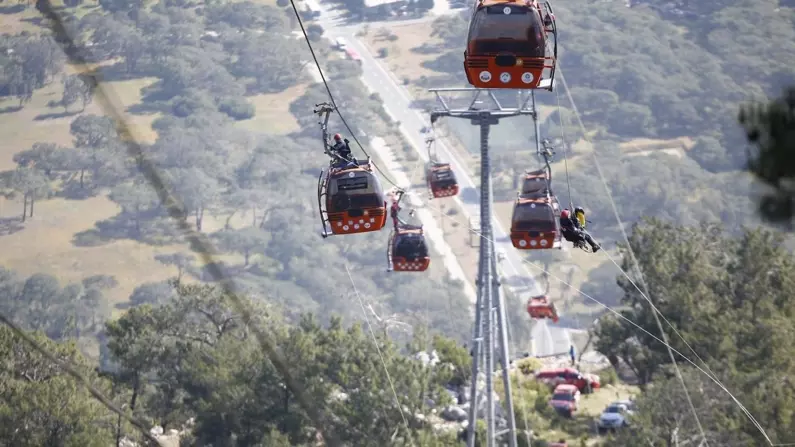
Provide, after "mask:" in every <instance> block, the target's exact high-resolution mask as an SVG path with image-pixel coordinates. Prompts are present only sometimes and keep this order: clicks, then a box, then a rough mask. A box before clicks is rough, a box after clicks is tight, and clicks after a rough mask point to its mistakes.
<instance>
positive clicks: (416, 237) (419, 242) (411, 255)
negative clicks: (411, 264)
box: [394, 233, 428, 259]
mask: <svg viewBox="0 0 795 447" xmlns="http://www.w3.org/2000/svg"><path fill="white" fill-rule="evenodd" d="M394 256H396V257H401V258H406V259H419V258H425V257H428V246H427V244H425V238H424V237H423V236H422V235H421V234H414V233H409V234H400V235H398V236H397V238H396V240H395V250H394Z"/></svg>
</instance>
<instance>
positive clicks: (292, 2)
mask: <svg viewBox="0 0 795 447" xmlns="http://www.w3.org/2000/svg"><path fill="white" fill-rule="evenodd" d="M290 5H291V6H292V7H293V12H294V13H295V18H296V19H297V20H298V25H299V26H300V27H301V33H303V35H304V40H306V45H307V46H308V47H309V52H310V53H311V54H312V60H314V62H315V66H316V67H317V71H318V72H319V73H320V79H321V80H322V81H323V86H325V87H326V92H327V93H328V98H329V100H330V101H331V105H332V106H333V107H334V110H336V111H337V115H339V117H340V121H342V124H343V125H344V126H345V129H347V130H348V133H349V134H351V137H352V138H353V141H355V142H356V144H357V145H358V146H359V149H361V150H362V153H364V155H365V156H367V157H368V158H372V157H370V154H369V153H367V150H366V149H365V148H364V146H363V145H362V143H361V142H359V139H358V138H357V137H356V134H355V133H354V132H353V129H351V126H349V125H348V122H347V121H346V120H345V117H344V116H343V115H342V111H341V110H340V109H339V107H338V106H337V102H336V101H335V100H334V94H333V93H331V87H329V83H328V81H327V80H326V75H325V74H323V68H322V67H321V66H320V62H319V61H318V59H317V55H316V54H315V49H314V48H313V47H312V42H311V41H310V40H309V35H308V34H307V33H306V28H304V22H303V20H301V14H300V13H299V12H298V7H297V6H296V5H295V0H290ZM373 166H375V169H376V171H378V172H379V173H381V175H382V176H383V177H384V179H385V180H386V181H387V182H389V183H390V184H392V186H395V187H397V188H400V186H398V185H397V184H396V183H395V182H394V181H392V179H391V178H389V176H388V175H386V173H384V171H382V170H381V168H380V167H378V165H376V164H375V163H374V162H373Z"/></svg>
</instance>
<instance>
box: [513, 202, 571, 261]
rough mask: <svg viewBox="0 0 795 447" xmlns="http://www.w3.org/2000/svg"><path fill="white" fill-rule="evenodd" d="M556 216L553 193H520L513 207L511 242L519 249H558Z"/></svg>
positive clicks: (557, 206) (558, 208) (557, 213)
mask: <svg viewBox="0 0 795 447" xmlns="http://www.w3.org/2000/svg"><path fill="white" fill-rule="evenodd" d="M559 216H560V205H559V204H558V201H557V199H556V198H555V197H554V196H552V195H549V194H545V195H540V194H530V195H520V196H519V197H518V198H517V199H516V202H515V203H514V206H513V217H512V218H511V243H512V244H513V246H514V247H516V248H518V249H519V250H546V249H550V248H561V247H562V244H561V240H560V238H561V233H560V220H559Z"/></svg>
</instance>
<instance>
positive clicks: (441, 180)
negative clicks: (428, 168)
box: [431, 168, 456, 187]
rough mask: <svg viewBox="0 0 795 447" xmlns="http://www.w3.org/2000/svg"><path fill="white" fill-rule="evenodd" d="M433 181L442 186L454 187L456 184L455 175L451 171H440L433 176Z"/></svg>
mask: <svg viewBox="0 0 795 447" xmlns="http://www.w3.org/2000/svg"><path fill="white" fill-rule="evenodd" d="M431 181H432V182H433V183H434V184H436V185H438V186H440V187H444V186H453V185H455V184H456V179H455V174H453V171H452V170H451V169H449V168H448V169H440V170H437V171H434V172H433V174H431Z"/></svg>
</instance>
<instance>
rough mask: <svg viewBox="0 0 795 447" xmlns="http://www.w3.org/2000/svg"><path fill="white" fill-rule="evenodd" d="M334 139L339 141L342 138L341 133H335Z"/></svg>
mask: <svg viewBox="0 0 795 447" xmlns="http://www.w3.org/2000/svg"><path fill="white" fill-rule="evenodd" d="M334 139H335V140H336V141H340V140H341V139H342V135H340V134H338V133H335V134H334Z"/></svg>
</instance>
